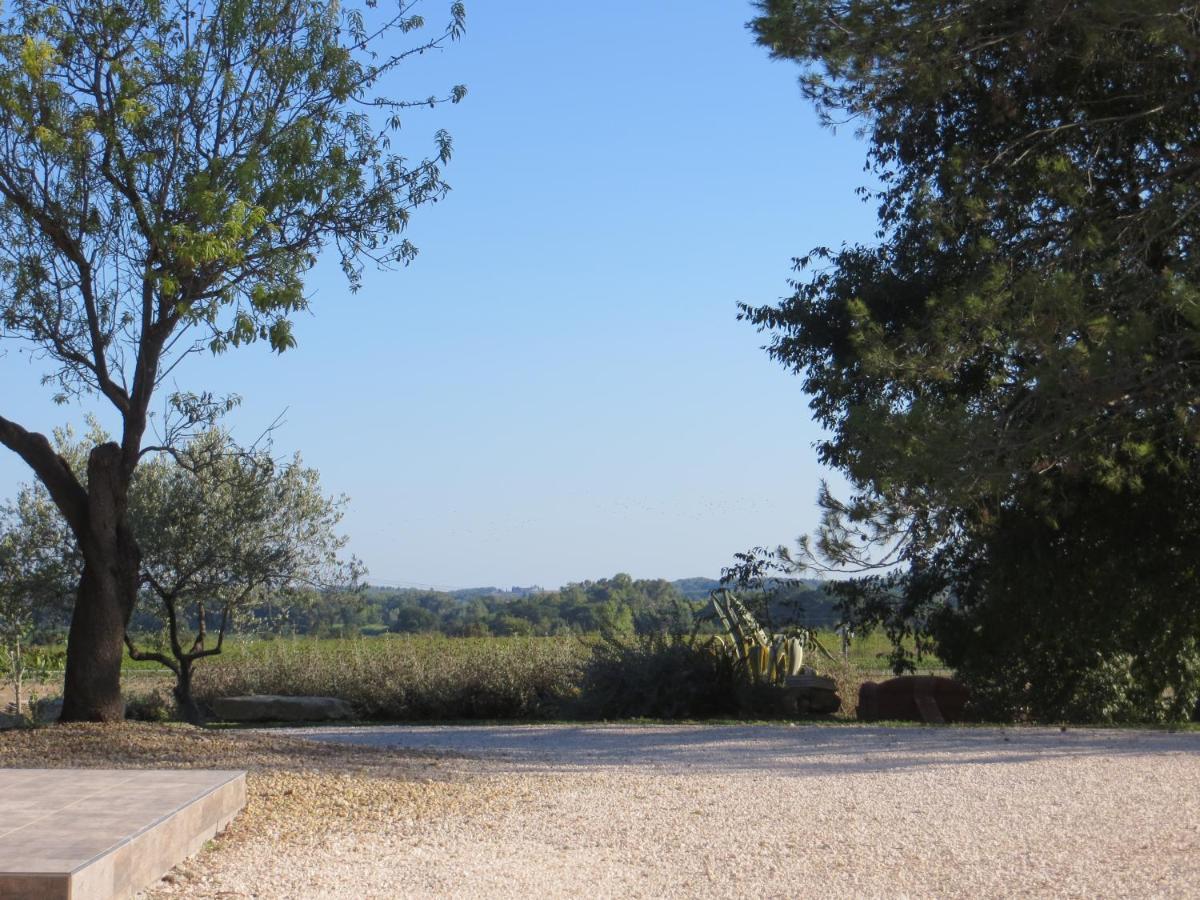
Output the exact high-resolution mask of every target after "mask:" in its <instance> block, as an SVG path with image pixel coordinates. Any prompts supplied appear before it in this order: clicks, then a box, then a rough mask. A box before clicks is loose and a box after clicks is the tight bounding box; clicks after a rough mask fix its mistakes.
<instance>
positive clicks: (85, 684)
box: [0, 0, 465, 720]
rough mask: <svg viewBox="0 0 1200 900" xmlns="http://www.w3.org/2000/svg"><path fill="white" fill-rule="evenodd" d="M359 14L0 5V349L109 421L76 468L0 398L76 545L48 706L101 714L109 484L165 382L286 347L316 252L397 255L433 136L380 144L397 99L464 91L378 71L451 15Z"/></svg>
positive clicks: (107, 4)
mask: <svg viewBox="0 0 1200 900" xmlns="http://www.w3.org/2000/svg"><path fill="white" fill-rule="evenodd" d="M364 5H365V8H363V9H357V8H355V7H354V6H353V5H350V4H341V3H325V2H315V0H275V2H270V3H263V2H256V0H60V2H57V3H55V4H47V3H44V2H42V0H13V2H11V3H9V4H6V5H5V7H4V9H3V12H2V13H0V285H2V288H0V339H2V340H4V341H8V342H17V343H19V344H23V345H24V346H25V347H27V348H29V349H30V350H31V352H32V353H33V355H34V357H35V358H37V359H40V360H44V361H45V362H46V363H47V365H48V368H47V369H46V372H45V380H46V382H47V383H48V384H50V385H52V386H53V387H55V388H56V399H57V400H59V401H64V402H65V401H68V400H71V399H73V398H77V397H79V396H82V395H89V396H92V397H97V398H100V402H102V403H105V404H107V405H108V406H110V407H111V409H112V410H113V411H114V413H115V414H116V416H117V417H118V418H119V421H120V427H119V429H118V433H117V434H116V435H115V439H114V440H111V441H106V442H104V443H102V444H99V445H97V446H96V447H94V448H93V449H92V450H91V451H90V454H89V457H88V459H87V464H86V472H85V477H80V476H79V475H78V474H77V473H76V472H75V471H73V470H72V468H71V466H70V464H69V463H68V461H67V460H65V459H64V458H63V457H62V456H61V455H60V454H58V453H57V452H56V451H55V449H54V447H53V446H52V444H51V442H50V441H49V440H48V439H47V438H46V437H45V436H44V435H42V434H39V433H36V432H34V431H31V430H29V429H27V428H26V427H24V426H23V425H21V424H20V423H18V422H16V421H14V420H12V419H10V418H7V417H5V415H4V413H5V412H6V410H5V409H4V408H3V404H2V401H0V444H3V445H4V446H6V447H8V448H9V449H10V450H12V451H14V452H15V453H17V454H18V455H19V456H20V457H21V458H22V459H23V460H24V461H25V462H26V463H27V464H28V465H29V466H30V468H31V469H32V470H33V472H34V473H35V474H36V476H37V478H38V479H39V480H40V482H41V483H42V484H43V485H44V486H45V488H46V490H47V492H48V494H49V496H50V498H51V499H52V500H53V502H54V504H55V506H56V507H57V508H58V509H59V511H60V512H61V513H62V515H63V517H64V519H65V520H66V522H67V524H68V525H69V527H70V529H71V532H72V533H73V535H74V536H75V538H76V540H77V542H78V546H79V552H80V555H81V558H82V572H81V577H80V580H79V584H78V587H77V592H76V600H75V605H74V610H73V614H72V619H71V625H70V632H69V639H68V653H67V665H66V682H65V696H64V705H63V711H62V718H63V719H64V720H112V719H117V718H120V717H121V716H122V715H123V703H122V700H121V693H120V667H121V658H122V656H123V653H124V643H123V642H124V634H125V627H126V624H127V622H128V620H129V616H130V614H131V611H132V610H133V607H134V603H135V600H136V597H137V595H138V588H139V583H140V577H141V572H142V567H141V551H140V550H139V547H138V542H137V540H136V538H135V535H134V532H133V528H132V523H131V520H130V511H129V490H130V484H131V481H132V478H133V474H134V471H135V469H136V468H137V467H138V463H139V461H140V459H141V458H142V456H143V454H144V453H146V452H147V448H146V447H145V446H144V444H145V440H144V438H145V435H146V431H147V425H148V421H149V414H150V409H151V401H152V399H153V398H154V396H155V394H156V391H157V390H158V389H159V387H160V385H161V383H162V381H163V379H164V378H166V377H167V376H168V375H169V374H172V373H176V374H177V373H178V371H180V370H178V369H177V367H178V365H179V363H180V362H182V361H183V360H184V359H185V358H186V357H187V356H188V355H189V354H190V353H192V352H195V351H198V350H202V349H209V350H211V351H213V352H221V351H224V350H226V349H228V348H231V347H236V346H239V345H243V344H248V343H252V342H255V341H264V342H266V343H268V344H269V345H270V347H271V348H272V349H274V350H276V351H283V350H286V349H288V348H290V347H292V346H293V345H294V343H295V339H294V337H293V334H292V328H291V320H292V317H293V316H294V314H296V313H297V312H299V311H301V310H303V309H304V308H305V307H306V305H307V298H306V295H305V290H304V283H305V276H306V274H307V272H308V271H309V270H310V268H311V267H312V266H313V264H314V262H315V260H316V259H317V256H318V254H320V253H321V252H322V251H323V250H331V251H332V252H335V253H336V254H338V256H339V258H340V260H341V263H342V268H343V269H344V271H345V273H346V275H347V277H348V279H349V284H350V287H351V288H353V287H355V286H357V285H358V283H359V278H360V274H361V267H362V266H363V265H364V264H365V262H366V261H368V260H371V261H374V262H376V263H378V264H381V265H385V266H386V265H390V264H395V263H403V262H406V261H408V260H410V259H411V258H412V257H413V255H414V253H415V249H414V248H413V247H412V245H411V244H409V243H408V242H407V241H406V240H404V239H403V237H402V232H403V231H404V228H405V225H406V223H407V221H408V218H409V215H410V213H411V211H412V210H414V209H415V208H416V207H419V206H421V205H423V204H425V203H427V202H432V201H436V200H437V199H439V198H440V197H442V196H443V195H444V194H445V192H446V190H447V186H446V184H445V182H444V181H443V179H442V175H441V170H440V167H441V165H442V164H444V163H445V162H446V161H447V160H448V159H449V157H450V149H451V144H450V139H449V137H448V136H447V135H446V134H445V133H444V132H441V131H438V132H437V133H436V135H435V136H434V138H433V141H432V143H431V150H430V153H429V155H428V156H425V157H423V158H422V157H415V158H410V157H406V156H403V155H401V154H400V153H398V152H396V151H395V150H394V149H392V146H391V140H392V138H393V137H394V136H395V135H396V133H397V132H398V131H399V128H400V126H401V122H402V119H404V118H405V117H406V115H407V113H408V111H410V110H412V109H414V108H418V107H428V106H433V105H436V104H437V103H439V102H442V101H443V100H445V101H457V100H459V99H461V97H462V96H463V94H464V92H465V91H464V89H463V88H462V87H454V88H452V89H450V90H449V91H448V92H447V94H446V95H445V96H444V97H429V98H424V99H419V100H409V99H398V98H396V97H394V96H392V95H391V94H390V93H389V91H390V90H391V88H389V87H388V84H389V79H390V78H391V77H392V76H395V75H397V74H398V73H397V71H396V70H397V69H398V67H400V65H401V63H403V62H404V61H406V60H410V59H412V58H414V57H415V56H418V55H420V54H421V53H424V52H428V51H430V50H434V49H437V48H440V47H442V46H444V45H445V44H447V43H448V42H450V41H452V40H454V39H456V38H458V37H459V36H460V34H461V33H462V30H463V27H464V16H465V13H464V10H463V7H462V5H461V4H460V3H457V2H456V3H453V4H451V5H450V8H449V17H448V24H447V25H446V26H445V27H444V28H439V29H438V30H436V31H435V32H431V33H428V34H425V36H422V35H423V34H424V32H422V30H421V29H422V28H423V26H424V24H425V23H424V22H423V20H422V19H421V17H420V16H417V15H415V14H414V13H413V12H412V9H411V6H412V4H410V3H408V2H405V0H398V2H397V3H396V5H395V6H393V7H392V8H391V9H390V10H388V11H384V10H381V9H376V8H375V3H374V2H373V0H364ZM406 41H407V42H408V43H407V44H406ZM199 396H203V394H201V395H199ZM189 412H190V413H192V414H195V413H197V412H199V413H201V414H203V413H204V412H205V406H204V404H198V405H197V404H193V405H191V406H190V407H189Z"/></svg>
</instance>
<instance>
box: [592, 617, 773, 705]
mask: <svg viewBox="0 0 1200 900" xmlns="http://www.w3.org/2000/svg"><path fill="white" fill-rule="evenodd" d="M576 708H577V711H578V713H579V714H580V715H581V716H583V717H585V718H588V717H594V718H601V719H623V718H637V717H647V718H659V719H685V718H686V719H700V718H707V717H711V716H738V715H746V714H753V715H774V714H776V713H777V712H778V710H780V709H781V708H782V699H781V696H780V692H779V690H778V689H776V688H772V687H771V686H770V685H765V684H758V685H754V684H751V683H750V682H749V681H747V679H746V678H745V677H744V676H743V673H742V672H741V671H740V670H739V667H738V664H737V662H736V660H735V659H734V657H733V656H732V655H731V654H730V653H728V652H727V651H726V650H725V649H724V648H723V647H721V646H720V644H719V643H718V642H716V641H715V640H713V639H712V638H700V637H697V636H695V635H679V634H639V635H631V636H619V635H606V636H604V637H602V638H601V639H600V640H599V641H598V642H597V643H596V645H595V647H594V648H593V652H592V655H591V658H590V659H589V661H588V663H587V665H586V666H585V667H584V671H583V679H582V682H581V690H580V696H579V702H578V704H577V705H576Z"/></svg>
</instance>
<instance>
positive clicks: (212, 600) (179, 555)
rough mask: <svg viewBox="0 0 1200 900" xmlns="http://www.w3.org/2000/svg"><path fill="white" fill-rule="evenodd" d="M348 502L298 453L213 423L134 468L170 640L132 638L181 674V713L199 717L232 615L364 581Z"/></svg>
mask: <svg viewBox="0 0 1200 900" xmlns="http://www.w3.org/2000/svg"><path fill="white" fill-rule="evenodd" d="M345 503H346V499H345V498H344V497H327V496H325V495H324V494H322V492H321V485H320V480H319V476H318V473H317V471H316V470H315V469H312V468H307V467H305V466H304V465H303V463H302V462H301V460H300V457H299V456H296V457H294V458H293V459H292V460H291V461H290V462H288V463H286V464H282V465H281V464H279V463H277V462H276V461H275V460H274V459H273V458H272V456H271V455H270V453H269V452H267V451H265V450H256V451H246V452H242V451H239V450H238V449H237V448H236V447H234V446H233V445H232V443H231V442H230V441H229V439H228V436H227V435H225V434H224V433H223V432H221V431H216V430H213V431H209V432H207V433H205V434H203V435H201V436H199V437H198V438H196V439H195V440H193V441H192V442H190V443H189V444H188V445H187V446H186V447H184V448H183V449H182V450H180V451H178V452H176V453H174V454H161V455H159V456H157V457H156V458H154V459H152V460H148V461H147V462H145V463H143V464H142V466H141V467H140V468H139V469H138V471H137V474H136V475H135V477H134V481H133V485H132V487H131V489H130V518H131V521H132V523H133V528H134V534H135V536H136V538H137V541H138V546H139V548H140V549H141V551H142V578H141V580H142V584H143V597H144V602H146V603H147V604H148V605H149V606H150V607H151V608H152V609H153V610H155V611H156V612H157V614H158V616H159V618H160V621H161V622H162V626H163V634H162V638H163V640H162V641H160V642H158V644H157V646H154V647H152V648H149V649H147V648H146V647H145V646H143V647H139V646H138V642H137V641H136V640H135V638H134V637H133V636H132V635H128V634H127V635H126V638H125V641H126V644H127V646H128V648H129V655H130V656H131V657H133V658H134V659H137V660H155V661H157V662H160V663H162V664H163V665H164V666H166V667H167V668H168V669H170V670H171V672H173V673H174V675H175V689H174V694H175V700H176V702H177V703H178V706H179V710H180V713H181V715H182V716H183V717H184V718H185V719H187V720H188V721H191V722H199V721H200V720H201V718H202V714H201V711H200V709H199V707H198V706H197V704H196V702H195V700H194V699H193V697H192V671H193V668H194V666H195V664H196V663H197V662H198V661H199V660H201V659H204V658H206V657H210V656H215V655H217V654H219V653H220V652H221V649H222V646H223V644H224V640H225V635H226V633H227V631H228V629H229V627H230V625H231V623H232V622H233V621H234V619H235V618H236V617H238V616H239V615H242V614H245V613H247V612H249V610H250V609H251V608H252V607H255V606H257V605H259V604H261V602H262V601H263V600H264V598H266V597H268V596H269V597H271V598H272V599H273V600H274V601H275V602H276V603H278V602H279V601H280V600H281V599H284V600H285V602H286V599H288V598H290V599H291V600H293V601H294V600H296V599H297V598H298V597H303V596H304V595H305V594H309V595H311V594H312V593H313V592H316V591H321V590H346V589H352V588H353V587H354V586H355V585H356V584H357V582H358V579H359V577H360V576H361V575H362V574H363V569H362V567H361V566H360V565H359V564H358V562H357V561H356V560H354V559H350V560H346V561H343V559H341V558H340V556H339V554H340V551H341V550H342V549H343V547H344V546H345V543H346V539H345V538H344V537H341V536H339V535H338V534H337V532H336V531H335V528H336V526H337V524H338V522H339V521H340V520H341V518H342V510H343V508H344V506H345ZM210 628H211V629H213V630H215V632H216V634H215V638H213V637H211V636H210Z"/></svg>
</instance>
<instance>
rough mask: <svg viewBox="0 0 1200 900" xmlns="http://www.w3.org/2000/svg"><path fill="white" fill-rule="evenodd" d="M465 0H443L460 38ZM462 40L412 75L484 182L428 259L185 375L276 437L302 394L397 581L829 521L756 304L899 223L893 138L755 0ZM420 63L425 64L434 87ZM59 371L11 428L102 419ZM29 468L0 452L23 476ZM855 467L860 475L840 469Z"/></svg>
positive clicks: (338, 477) (605, 571)
mask: <svg viewBox="0 0 1200 900" xmlns="http://www.w3.org/2000/svg"><path fill="white" fill-rule="evenodd" d="M443 5H445V6H448V3H446V4H442V3H440V2H435V0H427V2H426V4H425V8H424V9H423V12H424V14H425V15H426V17H427V19H428V20H429V21H430V24H431V25H432V24H433V23H434V22H435V21H440V19H441V16H440V11H441V9H442V7H443ZM467 13H468V30H467V34H466V36H465V38H464V39H463V41H462V42H461V43H458V44H456V45H453V46H452V47H451V48H450V49H449V50H448V51H446V52H445V53H443V54H440V55H438V56H436V57H432V58H430V57H425V58H422V59H420V60H418V61H416V62H415V63H414V64H413V65H412V66H410V67H409V68H407V69H405V70H403V74H402V75H401V79H400V81H399V84H400V85H405V84H411V85H413V87H412V91H411V92H412V94H413V95H415V96H425V95H427V94H429V93H430V92H431V90H434V89H445V88H448V87H449V86H450V85H452V84H455V83H459V82H461V83H465V84H466V85H467V86H468V88H469V90H470V94H469V96H468V97H467V99H466V100H464V101H463V103H462V104H460V105H458V106H454V107H446V108H442V109H439V110H436V111H427V112H420V113H416V114H414V115H413V116H411V118H410V119H408V120H407V121H406V124H405V137H404V138H403V140H405V141H408V142H410V143H408V144H407V145H404V146H403V149H404V150H405V151H406V152H410V153H411V154H412V155H414V156H416V155H422V154H424V153H425V152H427V148H429V147H431V146H432V142H431V140H430V139H431V136H432V134H433V132H434V131H435V130H436V129H437V128H439V127H445V128H446V129H447V130H449V131H450V133H451V134H452V135H453V137H454V146H455V152H454V159H453V160H452V162H451V164H450V166H449V167H448V168H447V172H446V174H447V178H448V180H449V181H450V183H451V184H452V186H453V188H454V190H453V192H452V193H451V195H450V196H449V198H448V199H447V200H446V201H444V202H443V203H440V204H438V205H437V206H436V207H433V208H427V209H423V210H420V211H419V212H418V213H417V214H416V215H415V216H414V218H413V222H412V225H411V228H410V232H409V237H410V239H411V240H413V241H414V242H415V243H416V244H417V245H418V246H419V247H420V250H421V253H420V256H419V257H418V259H417V261H416V262H415V263H413V264H412V265H411V266H409V267H408V268H406V269H403V270H401V271H395V272H385V273H379V272H375V271H368V273H367V277H366V280H365V284H364V287H363V289H362V290H361V291H360V292H359V293H358V294H355V295H351V294H350V293H349V292H348V291H347V290H346V287H345V284H344V281H343V280H342V279H341V277H340V273H339V272H337V271H336V267H334V266H332V265H328V264H322V265H321V266H319V267H318V270H317V271H316V272H315V273H314V274H313V276H312V278H311V280H310V283H309V284H310V288H311V292H312V294H313V302H312V310H311V314H307V315H305V316H303V317H302V318H301V319H300V320H299V322H298V323H297V336H298V339H299V342H300V345H299V348H298V349H296V350H295V351H291V352H289V353H286V354H284V355H283V356H282V357H275V356H272V355H271V354H270V352H269V351H268V349H267V348H266V347H265V346H261V347H251V348H249V349H246V348H243V349H240V350H234V351H231V352H230V353H228V354H226V355H225V356H223V357H220V358H218V359H215V360H213V359H200V358H193V359H192V360H190V361H189V362H188V363H185V365H184V367H183V368H182V369H181V370H180V371H179V372H178V374H177V378H176V382H177V384H178V385H179V386H180V387H181V388H185V389H191V390H203V389H208V390H213V391H215V392H218V393H221V392H230V391H232V392H237V393H240V394H242V395H243V397H244V399H245V402H244V405H243V407H242V408H241V409H240V410H239V411H238V412H237V414H236V415H235V417H234V418H233V420H232V421H233V423H234V425H235V432H236V434H237V435H238V436H239V437H240V438H244V439H247V440H249V439H252V438H253V437H254V436H255V435H257V434H258V432H259V431H261V430H262V428H264V427H265V426H266V425H267V424H269V423H270V422H271V421H272V420H273V419H274V418H275V417H276V416H277V415H278V414H280V413H281V412H283V411H284V410H285V409H286V411H287V412H286V416H285V419H286V421H285V424H284V425H283V427H282V428H281V429H280V430H279V431H278V432H277V433H276V438H275V445H276V449H277V450H278V451H280V452H286V453H290V452H291V451H293V450H299V451H300V452H301V453H302V454H303V457H304V460H305V462H306V463H308V464H309V465H313V466H316V467H317V468H318V469H319V470H320V472H321V475H322V481H323V484H324V485H325V487H326V489H327V490H328V491H330V492H336V493H345V494H347V495H349V496H350V498H351V503H350V507H349V511H348V514H347V517H346V520H345V529H346V532H347V533H348V534H349V535H350V537H351V544H350V548H351V550H352V551H353V552H354V553H356V554H357V555H358V556H359V557H361V558H362V559H363V560H364V561H365V562H366V563H367V565H368V567H369V569H370V573H371V580H372V581H377V582H388V583H408V584H422V585H424V584H429V585H437V586H449V587H462V586H473V585H500V586H509V585H528V584H532V583H537V584H541V585H543V586H546V587H551V586H557V585H559V584H561V583H563V582H566V581H577V580H582V579H585V578H600V577H605V576H609V575H612V574H614V573H616V572H618V571H624V572H629V573H631V574H632V575H634V576H635V577H665V578H679V577H684V576H690V575H713V576H715V575H716V574H717V573H718V571H719V570H720V568H721V566H723V565H726V564H728V563H729V562H730V561H731V557H732V554H733V553H734V552H736V551H738V550H742V549H745V548H747V547H750V546H752V545H755V544H767V545H773V544H777V543H791V542H792V541H794V539H795V538H796V536H797V535H799V534H801V533H802V532H804V531H806V530H808V529H810V528H811V527H812V526H813V525H814V523H815V521H816V507H815V498H816V494H817V487H818V481H819V479H820V478H821V477H823V476H828V473H826V472H823V471H822V470H821V469H820V468H819V466H818V465H817V463H816V461H815V458H814V452H813V449H812V445H813V443H814V442H815V441H816V440H817V439H818V438H819V431H818V430H817V428H816V426H815V425H814V424H813V423H812V421H811V418H810V415H809V410H808V406H807V398H806V397H805V396H804V395H803V394H802V392H801V391H800V381H799V379H798V378H797V377H796V376H794V375H790V374H788V373H786V372H785V371H783V370H782V369H781V368H780V367H779V366H778V365H777V364H775V363H773V362H771V361H770V360H769V359H768V358H767V356H766V354H765V353H764V352H762V351H761V350H760V349H759V348H760V346H761V345H762V343H763V342H764V340H763V336H762V335H759V334H756V333H755V332H754V330H753V329H752V328H750V327H748V326H747V325H745V324H744V323H739V322H737V321H736V319H735V316H736V308H735V304H736V302H737V301H738V300H746V301H749V302H753V303H762V302H771V301H774V300H776V299H777V298H779V297H780V296H783V295H784V294H786V293H787V279H788V277H789V275H790V260H791V258H792V257H793V256H796V255H800V254H802V253H803V252H805V251H807V250H808V249H810V248H811V247H813V246H815V245H817V244H825V245H829V246H834V247H836V246H838V245H840V244H841V243H843V242H854V241H863V240H869V239H870V237H871V234H872V232H873V222H874V217H873V210H872V208H871V207H869V206H866V205H864V204H863V203H861V202H860V201H859V200H858V198H857V197H856V196H855V195H854V188H855V187H857V186H858V185H860V184H863V183H864V182H866V181H867V180H868V176H867V175H866V174H864V172H863V170H862V166H863V160H864V155H865V147H864V145H863V144H862V143H861V142H860V141H858V140H856V139H855V138H854V137H853V135H852V134H851V132H850V130H849V129H846V130H845V131H844V132H839V133H838V134H836V135H835V134H831V133H830V132H828V131H825V130H822V129H820V128H819V127H818V125H817V123H816V116H815V114H814V113H813V111H812V109H811V108H810V107H809V106H808V105H807V104H806V103H805V102H804V101H802V99H801V98H800V96H799V90H798V88H797V86H796V76H797V74H798V70H797V69H796V68H795V67H794V66H793V65H790V64H784V63H772V62H770V61H769V60H768V59H767V55H766V53H765V52H764V51H763V50H762V49H761V48H758V47H756V46H755V45H754V42H753V39H752V37H751V35H750V34H749V32H747V31H746V30H745V27H744V23H745V22H746V21H747V20H748V19H749V18H750V17H751V16H752V14H753V10H752V9H751V7H750V6H749V5H748V4H745V3H741V2H717V0H709V2H702V3H696V2H682V0H654V2H650V3H647V2H644V0H640V2H639V0H613V2H609V3H604V4H592V3H561V2H550V0H536V2H535V0H516V2H505V3H501V2H497V0H474V2H468V5H467ZM410 79H411V80H410ZM42 372H43V369H42V367H41V366H40V365H39V364H38V363H36V362H34V363H32V364H31V363H30V361H29V360H28V359H27V358H25V357H22V356H18V355H17V354H12V353H10V354H9V355H8V356H7V357H6V358H4V359H0V376H2V377H3V384H4V386H5V390H4V398H3V400H2V401H0V402H2V403H3V408H2V410H0V411H2V412H3V414H4V415H6V416H8V417H10V418H13V419H16V420H17V421H19V422H22V423H23V424H25V425H26V426H27V427H32V428H38V429H49V428H52V427H53V426H55V425H61V424H64V423H66V422H76V423H77V422H80V421H81V420H82V417H83V407H79V406H67V407H55V406H53V405H52V404H51V402H50V395H51V391H50V390H49V389H47V388H43V387H41V386H40V385H39V376H40V375H41V374H42ZM28 479H29V473H28V471H27V470H26V469H24V468H23V466H22V464H21V463H20V461H19V460H18V459H17V458H16V457H15V455H13V454H11V453H8V452H7V451H5V452H4V453H2V454H0V492H3V493H4V494H11V492H12V490H13V488H14V487H15V485H16V484H17V482H18V481H22V480H28ZM835 483H836V482H835Z"/></svg>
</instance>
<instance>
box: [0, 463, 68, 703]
mask: <svg viewBox="0 0 1200 900" xmlns="http://www.w3.org/2000/svg"><path fill="white" fill-rule="evenodd" d="M77 578H78V558H77V554H76V552H75V545H74V541H73V540H72V539H71V536H70V533H69V532H68V531H67V530H66V529H65V528H64V527H63V525H62V519H61V517H60V516H59V514H58V511H57V510H56V509H55V508H54V504H53V503H51V502H50V499H49V497H48V496H47V495H46V493H45V491H43V490H38V489H37V488H36V487H34V486H32V485H27V486H25V487H23V488H21V490H20V491H19V492H18V494H17V497H16V499H15V500H14V501H12V502H9V503H4V504H2V505H0V663H2V664H3V666H2V668H3V671H4V673H5V674H6V676H7V677H8V680H9V682H10V683H11V684H12V687H13V693H14V700H15V704H14V705H15V708H16V712H17V715H21V709H22V706H23V693H24V692H23V687H24V684H23V682H24V680H25V673H26V670H27V668H28V666H27V663H26V657H27V654H28V651H29V644H30V641H31V639H32V637H33V635H34V633H35V630H36V629H37V626H38V625H39V623H45V622H47V621H50V620H53V619H56V618H58V615H60V614H63V613H64V607H65V603H64V599H65V598H66V597H67V596H68V595H69V593H70V590H71V585H72V583H73V582H74V581H75V580H76V579H77Z"/></svg>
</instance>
